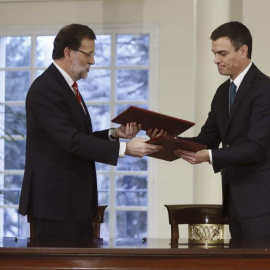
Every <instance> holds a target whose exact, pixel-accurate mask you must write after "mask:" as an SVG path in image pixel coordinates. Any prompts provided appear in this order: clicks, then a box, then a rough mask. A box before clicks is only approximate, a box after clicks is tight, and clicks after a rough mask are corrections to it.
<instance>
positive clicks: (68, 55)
mask: <svg viewBox="0 0 270 270" xmlns="http://www.w3.org/2000/svg"><path fill="white" fill-rule="evenodd" d="M71 54H72V50H71V49H70V48H68V47H66V48H65V49H64V58H65V59H67V60H68V61H71V58H72V57H71Z"/></svg>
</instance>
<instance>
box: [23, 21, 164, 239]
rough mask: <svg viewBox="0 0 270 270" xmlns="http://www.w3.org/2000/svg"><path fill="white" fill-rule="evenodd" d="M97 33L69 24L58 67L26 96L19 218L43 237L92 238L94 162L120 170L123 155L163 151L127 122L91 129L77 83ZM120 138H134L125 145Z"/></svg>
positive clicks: (58, 41)
mask: <svg viewBox="0 0 270 270" xmlns="http://www.w3.org/2000/svg"><path fill="white" fill-rule="evenodd" d="M95 39H96V36H95V34H94V32H93V30H92V29H90V28H89V27H88V26H85V25H79V24H71V25H67V26H65V27H63V28H62V29H61V30H60V31H59V33H58V34H57V36H56V38H55V41H54V49H53V59H54V63H53V64H51V65H50V66H49V68H48V69H47V70H45V71H44V73H43V74H42V75H41V76H39V77H38V78H37V79H36V80H35V81H34V82H33V84H32V85H31V87H30V89H29V92H28V94H27V98H26V115H27V139H26V164H25V173H24V180H23V186H22V192H21V198H20V205H19V213H20V214H22V215H28V216H30V217H31V219H35V222H34V227H33V230H34V232H35V236H36V237H39V238H58V237H89V238H91V237H92V227H93V216H94V215H95V213H96V210H97V182H96V169H95V161H96V162H101V163H105V164H110V165H116V164H117V160H118V157H119V156H120V157H121V156H124V155H130V156H134V157H142V156H144V155H148V154H151V153H154V152H156V151H158V150H159V149H160V147H158V146H153V145H149V144H146V143H144V140H143V139H142V138H135V139H132V138H133V137H135V136H136V134H137V132H138V131H139V130H140V125H137V124H136V123H128V124H127V125H126V126H120V127H118V128H115V129H109V130H104V131H98V132H93V131H92V125H91V118H90V115H89V113H88V110H87V107H86V105H85V103H84V100H83V98H82V97H81V95H80V93H79V91H78V87H77V84H76V81H77V80H79V79H81V78H86V77H87V75H88V72H89V71H90V67H91V65H94V64H95V60H94V55H95ZM119 138H125V139H132V140H131V141H128V142H127V143H122V142H121V143H119Z"/></svg>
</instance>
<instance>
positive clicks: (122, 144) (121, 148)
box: [119, 142, 127, 158]
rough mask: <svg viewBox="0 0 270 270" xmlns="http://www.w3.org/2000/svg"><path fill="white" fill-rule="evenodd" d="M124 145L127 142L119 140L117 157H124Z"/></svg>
mask: <svg viewBox="0 0 270 270" xmlns="http://www.w3.org/2000/svg"><path fill="white" fill-rule="evenodd" d="M126 147H127V144H126V143H125V142H120V147H119V157H121V158H123V157H125V152H126Z"/></svg>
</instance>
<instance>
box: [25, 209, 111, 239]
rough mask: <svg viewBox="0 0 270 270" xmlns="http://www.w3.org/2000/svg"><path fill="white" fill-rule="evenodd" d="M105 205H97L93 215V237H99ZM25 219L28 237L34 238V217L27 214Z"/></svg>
mask: <svg viewBox="0 0 270 270" xmlns="http://www.w3.org/2000/svg"><path fill="white" fill-rule="evenodd" d="M106 207H107V205H104V206H98V212H97V215H96V216H95V217H94V221H93V237H94V238H95V239H100V225H101V223H103V221H104V212H105V209H106ZM27 221H28V223H29V224H30V238H35V231H34V226H33V223H34V222H35V219H34V218H33V217H31V216H27Z"/></svg>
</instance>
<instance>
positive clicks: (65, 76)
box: [53, 62, 74, 89]
mask: <svg viewBox="0 0 270 270" xmlns="http://www.w3.org/2000/svg"><path fill="white" fill-rule="evenodd" d="M53 63H54V65H55V66H56V68H57V69H58V70H59V71H60V73H61V74H62V75H63V77H64V78H65V80H66V82H67V83H68V85H69V86H70V87H71V89H72V85H73V83H74V81H73V79H72V78H71V77H70V76H69V75H68V73H67V72H66V71H64V70H63V69H62V68H61V67H60V66H59V65H57V64H56V63H55V62H53Z"/></svg>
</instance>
